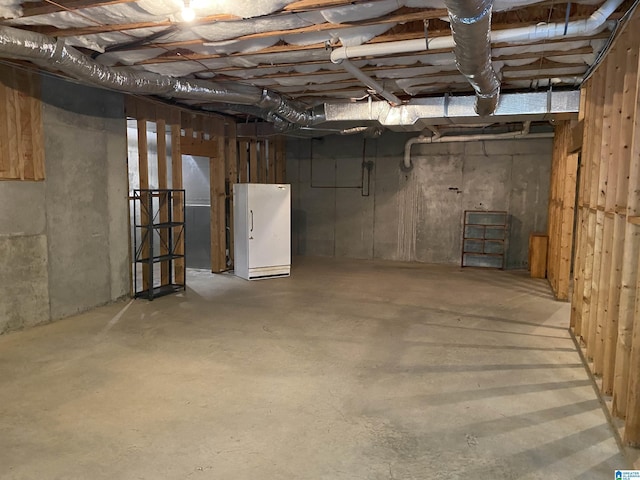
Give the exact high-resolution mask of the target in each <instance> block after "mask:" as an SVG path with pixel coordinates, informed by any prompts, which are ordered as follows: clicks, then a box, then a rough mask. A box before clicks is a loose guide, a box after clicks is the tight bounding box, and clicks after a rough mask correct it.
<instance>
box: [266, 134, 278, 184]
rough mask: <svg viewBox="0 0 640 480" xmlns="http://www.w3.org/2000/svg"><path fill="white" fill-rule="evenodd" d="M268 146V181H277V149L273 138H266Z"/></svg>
mask: <svg viewBox="0 0 640 480" xmlns="http://www.w3.org/2000/svg"><path fill="white" fill-rule="evenodd" d="M264 143H265V146H266V148H267V174H268V177H267V183H276V149H275V145H274V142H273V141H272V140H266V141H265V142H264Z"/></svg>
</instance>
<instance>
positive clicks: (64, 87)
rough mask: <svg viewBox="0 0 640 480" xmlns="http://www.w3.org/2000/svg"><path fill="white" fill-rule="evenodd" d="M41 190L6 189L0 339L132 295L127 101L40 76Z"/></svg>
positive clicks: (1, 217)
mask: <svg viewBox="0 0 640 480" xmlns="http://www.w3.org/2000/svg"><path fill="white" fill-rule="evenodd" d="M42 92H43V93H42V100H43V104H42V109H43V132H44V139H45V171H46V179H45V181H44V182H17V181H9V182H1V183H0V225H1V226H0V258H2V259H3V261H2V262H1V263H0V265H1V266H0V268H1V270H0V333H4V332H6V331H9V330H16V329H20V328H24V327H28V326H32V325H37V324H39V323H44V322H47V321H50V320H55V319H58V318H62V317H65V316H68V315H72V314H74V313H77V312H80V311H83V310H87V309H89V308H91V307H94V306H97V305H101V304H104V303H108V302H110V301H112V300H115V299H118V298H120V297H122V296H125V295H127V294H128V291H129V254H128V242H129V240H128V235H129V229H128V218H127V166H126V161H127V143H126V122H125V118H124V101H123V97H122V95H119V94H116V93H112V92H106V91H103V90H97V89H92V88H87V87H82V86H79V85H75V84H71V83H68V82H64V81H62V80H58V79H54V78H50V77H43V79H42Z"/></svg>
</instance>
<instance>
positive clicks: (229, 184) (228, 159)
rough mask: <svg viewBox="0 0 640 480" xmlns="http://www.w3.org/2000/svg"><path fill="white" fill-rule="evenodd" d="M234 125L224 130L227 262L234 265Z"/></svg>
mask: <svg viewBox="0 0 640 480" xmlns="http://www.w3.org/2000/svg"><path fill="white" fill-rule="evenodd" d="M236 130H237V129H236V123H235V122H232V121H229V122H228V124H227V125H226V128H225V137H226V138H225V164H226V169H227V181H226V193H227V198H228V199H229V210H228V212H229V213H228V216H227V228H228V230H229V243H228V245H227V247H228V249H229V262H230V264H231V267H232V268H233V265H234V240H235V236H234V235H235V234H234V230H233V208H234V207H233V203H234V198H233V185H234V184H236V183H238V139H237V135H236Z"/></svg>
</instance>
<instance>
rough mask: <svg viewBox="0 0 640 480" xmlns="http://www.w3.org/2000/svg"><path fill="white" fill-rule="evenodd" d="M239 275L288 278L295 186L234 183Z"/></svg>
mask: <svg viewBox="0 0 640 480" xmlns="http://www.w3.org/2000/svg"><path fill="white" fill-rule="evenodd" d="M233 228H234V264H235V267H234V269H235V274H236V275H237V276H239V277H242V278H245V279H247V280H257V279H260V278H273V277H287V276H289V273H290V271H291V187H290V185H283V184H275V185H273V184H262V183H237V184H235V185H234V186H233Z"/></svg>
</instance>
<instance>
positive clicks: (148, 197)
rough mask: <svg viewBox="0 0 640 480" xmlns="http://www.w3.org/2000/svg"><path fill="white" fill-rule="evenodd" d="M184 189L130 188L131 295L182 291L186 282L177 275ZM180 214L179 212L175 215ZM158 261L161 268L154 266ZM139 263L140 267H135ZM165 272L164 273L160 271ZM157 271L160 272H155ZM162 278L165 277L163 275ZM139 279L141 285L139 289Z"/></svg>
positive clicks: (150, 298) (155, 294)
mask: <svg viewBox="0 0 640 480" xmlns="http://www.w3.org/2000/svg"><path fill="white" fill-rule="evenodd" d="M184 198H185V191H184V190H167V189H155V190H153V189H139V190H134V191H133V196H132V197H131V201H132V212H133V226H134V229H133V252H134V258H133V263H134V268H133V272H134V296H135V298H146V299H148V300H153V299H154V298H155V297H160V296H162V295H168V294H170V293H175V292H178V291H181V290H185V288H186V282H185V281H184V280H182V281H178V280H177V279H176V278H177V276H176V268H175V267H176V265H175V262H176V260H178V259H184V258H185V255H184V248H183V245H184V237H185V224H184V222H183V221H176V220H175V219H174V217H178V218H185V202H184ZM176 213H180V215H176ZM157 264H160V265H161V267H160V271H161V272H157V271H156V268H155V267H156V265H157ZM138 266H141V267H142V268H138ZM162 272H164V273H162ZM158 273H160V275H157V274H158ZM163 277H164V278H163ZM140 281H141V283H142V288H140V289H139V288H138V284H139V282H140Z"/></svg>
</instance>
